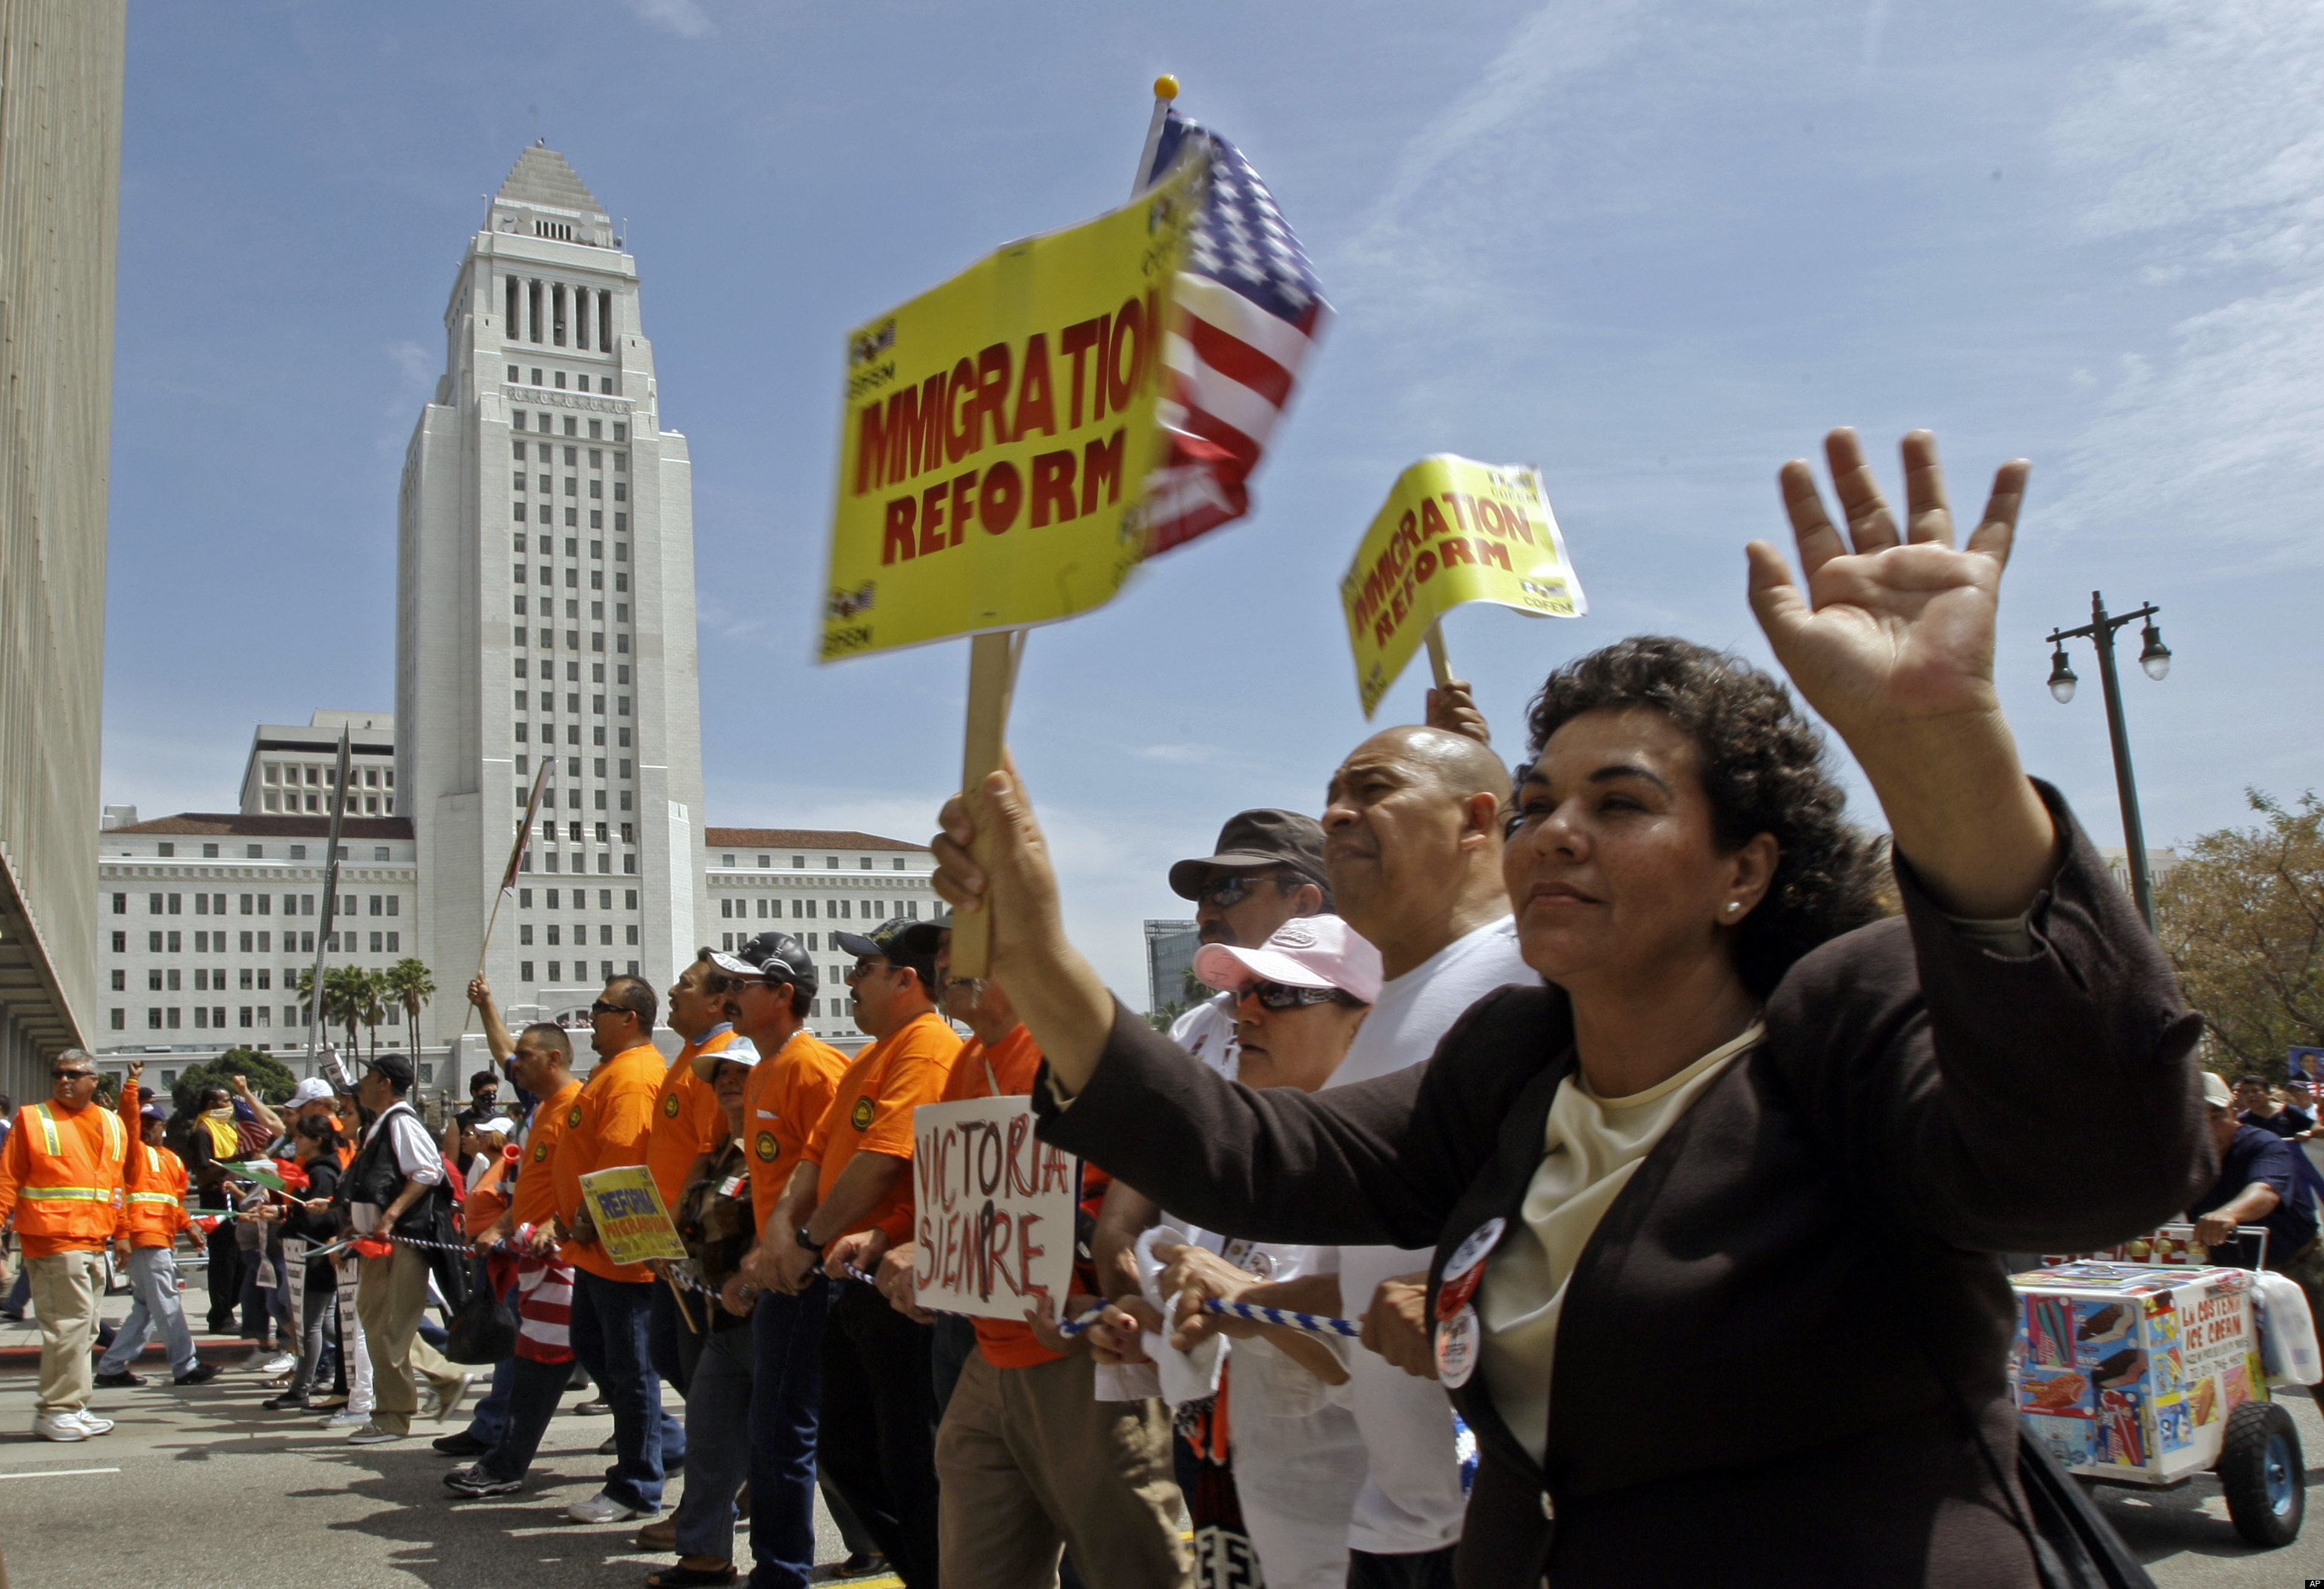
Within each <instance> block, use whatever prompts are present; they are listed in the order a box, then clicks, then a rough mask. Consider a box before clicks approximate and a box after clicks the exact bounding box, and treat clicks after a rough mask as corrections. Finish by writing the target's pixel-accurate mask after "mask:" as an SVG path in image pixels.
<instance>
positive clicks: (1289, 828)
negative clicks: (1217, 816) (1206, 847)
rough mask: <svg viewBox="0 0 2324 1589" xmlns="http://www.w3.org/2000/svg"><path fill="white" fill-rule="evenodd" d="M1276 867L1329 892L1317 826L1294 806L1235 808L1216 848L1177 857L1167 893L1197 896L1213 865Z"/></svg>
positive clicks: (1185, 897)
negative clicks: (1203, 853) (1285, 808)
mask: <svg viewBox="0 0 2324 1589" xmlns="http://www.w3.org/2000/svg"><path fill="white" fill-rule="evenodd" d="M1262 866H1280V867H1283V868H1284V869H1285V870H1286V871H1291V872H1296V873H1298V874H1299V875H1300V876H1302V877H1304V878H1305V879H1306V880H1307V881H1308V882H1312V883H1314V885H1315V886H1316V887H1317V888H1320V889H1322V890H1323V895H1324V897H1325V898H1326V899H1329V898H1330V897H1331V893H1332V884H1331V882H1330V880H1329V879H1328V878H1326V877H1325V876H1324V874H1323V824H1322V823H1320V822H1318V821H1316V820H1315V818H1313V817H1302V816H1301V815H1300V814H1299V813H1298V812H1296V811H1276V810H1266V809H1261V810H1256V811H1238V812H1236V813H1235V814H1234V815H1233V816H1231V817H1230V818H1227V823H1226V826H1225V827H1222V828H1220V829H1219V853H1218V854H1217V855H1206V856H1203V857H1201V858H1200V859H1196V860H1189V861H1181V862H1179V863H1178V864H1176V865H1175V866H1172V867H1171V868H1170V892H1172V893H1174V894H1176V895H1177V896H1178V897H1179V898H1180V899H1182V900H1191V899H1194V898H1196V897H1198V896H1199V895H1200V894H1201V892H1202V889H1203V880H1204V879H1205V878H1207V877H1208V876H1209V875H1210V873H1211V872H1212V871H1213V869H1214V868H1224V869H1226V870H1230V871H1250V870H1254V869H1256V868H1259V867H1262Z"/></svg>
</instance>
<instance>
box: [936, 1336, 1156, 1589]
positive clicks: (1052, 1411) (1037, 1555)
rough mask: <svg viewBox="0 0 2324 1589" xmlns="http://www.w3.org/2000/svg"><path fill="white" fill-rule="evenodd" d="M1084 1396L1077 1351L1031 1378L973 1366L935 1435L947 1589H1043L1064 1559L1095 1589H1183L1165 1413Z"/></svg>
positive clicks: (1022, 1371)
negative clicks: (1064, 1553) (1069, 1556)
mask: <svg viewBox="0 0 2324 1589" xmlns="http://www.w3.org/2000/svg"><path fill="white" fill-rule="evenodd" d="M1093 1385H1094V1370H1093V1364H1092V1363H1091V1361H1090V1359H1089V1357H1088V1355H1087V1354H1086V1353H1084V1354H1083V1355H1081V1356H1077V1357H1067V1358H1064V1359H1062V1360H1060V1361H1058V1362H1056V1363H1041V1364H1038V1365H1037V1366H1035V1367H1032V1368H995V1367H993V1366H992V1364H991V1363H990V1362H988V1361H986V1359H985V1356H984V1354H983V1353H982V1352H975V1353H971V1354H970V1356H969V1359H968V1364H967V1366H966V1367H965V1368H964V1369H963V1370H962V1371H961V1376H960V1384H959V1387H958V1388H957V1389H956V1390H954V1391H953V1393H952V1403H951V1405H950V1406H949V1407H947V1408H946V1409H945V1419H944V1427H942V1428H940V1429H938V1430H937V1431H936V1483H937V1486H938V1488H937V1497H938V1500H937V1505H938V1520H937V1527H938V1539H939V1543H940V1546H941V1548H942V1556H943V1574H944V1582H945V1589H1051V1586H1053V1585H1055V1584H1056V1581H1057V1555H1058V1551H1059V1549H1060V1548H1061V1547H1062V1548H1064V1549H1066V1550H1070V1551H1071V1552H1072V1553H1073V1558H1074V1570H1075V1571H1076V1572H1078V1573H1079V1574H1080V1575H1081V1579H1082V1582H1084V1584H1101V1585H1102V1586H1103V1589H1184V1586H1185V1585H1186V1584H1190V1583H1191V1582H1192V1576H1191V1573H1192V1568H1191V1566H1190V1564H1189V1562H1188V1559H1187V1556H1186V1552H1185V1547H1183V1546H1182V1545H1181V1544H1180V1543H1179V1540H1178V1486H1177V1483H1176V1481H1175V1480H1173V1479H1172V1477H1171V1463H1170V1418H1169V1415H1168V1413H1167V1412H1166V1411H1165V1410H1164V1409H1163V1407H1162V1404H1161V1403H1160V1402H1159V1401H1153V1400H1148V1401H1100V1400H1097V1399H1096V1397H1095V1395H1094V1394H1093Z"/></svg>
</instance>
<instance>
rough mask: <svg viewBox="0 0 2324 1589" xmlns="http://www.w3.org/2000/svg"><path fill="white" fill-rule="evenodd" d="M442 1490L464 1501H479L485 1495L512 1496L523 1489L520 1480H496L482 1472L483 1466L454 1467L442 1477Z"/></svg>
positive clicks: (522, 1482) (522, 1483)
mask: <svg viewBox="0 0 2324 1589" xmlns="http://www.w3.org/2000/svg"><path fill="white" fill-rule="evenodd" d="M444 1488H446V1489H447V1490H449V1491H450V1492H452V1493H453V1494H455V1495H458V1496H461V1497H463V1498H465V1499H466V1500H470V1501H475V1500H479V1499H481V1498H483V1497H484V1496H486V1495H513V1494H515V1493H516V1492H518V1491H520V1490H521V1489H523V1488H524V1481H523V1480H522V1479H496V1478H494V1477H493V1476H492V1474H488V1473H486V1472H484V1467H483V1464H477V1465H476V1466H474V1467H456V1468H454V1469H453V1470H452V1471H451V1472H450V1473H448V1474H445V1475H444Z"/></svg>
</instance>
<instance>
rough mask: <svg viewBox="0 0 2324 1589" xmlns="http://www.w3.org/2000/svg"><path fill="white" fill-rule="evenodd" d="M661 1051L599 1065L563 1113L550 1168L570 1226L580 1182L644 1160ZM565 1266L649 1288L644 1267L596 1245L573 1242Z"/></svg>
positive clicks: (643, 1049) (647, 1046)
mask: <svg viewBox="0 0 2324 1589" xmlns="http://www.w3.org/2000/svg"><path fill="white" fill-rule="evenodd" d="M668 1068H669V1067H668V1066H666V1065H664V1064H663V1063H662V1058H661V1050H660V1049H657V1048H655V1047H654V1046H653V1045H652V1044H651V1043H640V1044H638V1045H637V1046H636V1047H635V1048H632V1049H622V1051H621V1052H620V1053H618V1054H616V1055H614V1056H613V1058H611V1059H606V1060H604V1061H601V1062H600V1063H599V1064H598V1066H597V1067H596V1068H595V1070H592V1071H591V1072H590V1073H589V1079H588V1080H587V1081H586V1082H584V1083H582V1084H581V1095H580V1096H578V1097H577V1098H576V1099H574V1100H573V1102H572V1104H570V1105H569V1106H567V1109H566V1111H565V1136H564V1139H563V1140H562V1141H559V1142H558V1144H557V1151H556V1152H555V1153H553V1154H551V1155H549V1170H550V1172H551V1174H552V1175H553V1177H554V1178H555V1179H556V1182H557V1206H558V1212H559V1213H560V1214H561V1215H563V1216H564V1218H565V1220H566V1223H567V1226H568V1227H569V1226H570V1224H571V1223H572V1218H573V1216H574V1215H576V1214H577V1213H579V1212H580V1209H581V1178H582V1177H583V1176H585V1175H587V1174H588V1173H590V1172H591V1171H592V1170H598V1169H617V1168H619V1167H620V1166H622V1165H625V1164H643V1163H644V1162H645V1161H646V1140H647V1139H648V1138H649V1137H650V1136H651V1135H652V1134H653V1122H654V1099H655V1097H656V1096H657V1095H659V1093H660V1092H661V1078H662V1073H663V1072H664V1071H665V1070H667V1069H668ZM565 1257H566V1260H567V1261H568V1262H570V1263H572V1264H574V1265H575V1266H576V1267H577V1268H581V1269H586V1270H588V1271H589V1272H590V1273H591V1274H594V1275H595V1276H597V1277H598V1278H600V1279H601V1280H626V1281H628V1282H630V1283H631V1284H632V1285H640V1286H642V1285H647V1284H650V1283H651V1281H652V1280H653V1271H652V1270H649V1269H647V1268H646V1266H645V1265H644V1264H642V1263H631V1264H621V1263H615V1262H614V1261H613V1260H612V1259H611V1258H608V1257H606V1256H605V1249H604V1247H603V1246H602V1245H600V1244H598V1243H595V1242H591V1243H587V1244H586V1245H583V1244H582V1243H572V1244H571V1245H569V1246H568V1248H567V1251H566V1253H565Z"/></svg>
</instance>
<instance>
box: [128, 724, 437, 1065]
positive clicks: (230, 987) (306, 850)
mask: <svg viewBox="0 0 2324 1589" xmlns="http://www.w3.org/2000/svg"><path fill="white" fill-rule="evenodd" d="M261 732H262V734H263V732H264V731H263V730H262V731H261ZM334 748H335V749H336V745H335V746H334ZM330 831H331V819H330V818H328V817H321V816H318V817H308V816H303V815H302V816H298V817H292V816H288V815H269V814H265V813H261V814H259V815H255V816H253V815H248V814H243V813H235V812H217V813H210V812H186V813H183V814H181V815H179V816H175V817H164V818H159V819H157V820H154V821H151V822H140V821H138V820H137V813H136V809H135V808H134V807H108V808H107V825H106V827H105V829H104V830H103V831H102V832H100V833H99V834H98V835H97V928H98V931H97V987H98V990H99V991H98V993H97V1010H96V1013H97V1017H98V1019H97V1021H96V1022H95V1024H96V1026H97V1030H96V1031H95V1032H93V1033H92V1034H91V1036H92V1038H93V1039H94V1040H93V1043H92V1047H94V1048H95V1049H97V1055H98V1058H99V1061H100V1064H101V1067H102V1068H104V1069H106V1071H108V1072H117V1071H119V1070H120V1069H121V1068H123V1067H124V1066H125V1065H126V1063H127V1061H128V1059H129V1058H132V1057H143V1056H149V1055H150V1056H152V1058H148V1060H147V1064H148V1067H149V1069H150V1070H151V1071H152V1073H153V1074H154V1076H155V1078H156V1079H157V1080H158V1081H159V1082H160V1083H161V1086H164V1087H166V1086H168V1085H169V1084H170V1083H171V1082H172V1081H174V1080H175V1079H176V1072H177V1070H179V1069H180V1068H183V1067H189V1066H191V1065H194V1064H196V1063H198V1062H199V1061H201V1060H202V1059H204V1058H211V1057H214V1056H215V1055H217V1053H219V1052H221V1051H223V1050H225V1049H230V1048H237V1047H249V1048H254V1049H268V1050H271V1051H272V1052H273V1053H275V1054H276V1055H277V1056H279V1057H280V1058H281V1059H282V1062H283V1063H284V1064H285V1065H286V1066H288V1067H290V1068H291V1071H292V1073H293V1074H295V1075H304V1074H306V1066H305V1063H304V1058H305V1054H306V1049H307V1009H306V1005H305V1002H304V1001H302V1000H301V999H300V996H299V993H298V986H299V974H300V972H301V971H311V970H313V969H314V965H315V956H316V954H317V952H318V949H319V950H320V951H321V952H322V953H323V954H324V955H325V956H327V959H328V962H329V964H330V965H362V966H364V967H365V968H367V969H370V970H374V971H383V970H385V969H386V968H387V967H388V966H390V965H393V964H394V963H395V962H396V961H398V960H401V959H402V958H404V957H405V956H407V955H410V953H411V952H412V950H413V947H414V945H415V942H416V939H417V938H418V933H417V931H416V928H417V927H418V925H419V904H420V883H419V877H420V869H419V864H418V857H417V846H416V845H414V844H413V842H412V836H411V824H410V822H408V821H406V820H404V819H403V818H401V817H394V818H389V817H347V818H342V820H341V823H340V831H339V848H340V850H341V851H342V852H343V853H342V855H340V859H339V878H338V894H339V899H338V908H337V912H336V919H335V920H334V921H333V923H332V929H331V930H330V931H328V932H321V927H322V919H323V910H324V904H323V896H324V894H325V893H326V892H327V890H326V886H325V876H326V869H327V865H328V863H329V858H330V857H329V855H328V851H329V847H330ZM318 932H321V938H320V941H319V942H318ZM463 985H465V984H463ZM462 1008H463V1006H462V1005H461V1004H460V1003H459V1002H457V990H456V991H455V995H454V1000H453V1001H452V1002H447V1001H445V1000H444V998H443V997H442V996H441V994H440V993H439V994H438V999H437V1001H436V1002H435V1003H434V1005H432V1006H431V1007H430V1008H429V1010H427V1011H426V1012H423V1014H422V1017H421V1019H422V1023H423V1024H422V1031H423V1033H424V1034H425V1035H426V1036H427V1037H428V1039H429V1046H430V1047H431V1048H432V1047H436V1046H438V1045H440V1044H441V1043H442V1042H443V1041H444V1039H445V1038H446V1037H447V1036H448V1035H449V1030H457V1027H458V1024H459V1013H460V1011H461V1010H462ZM385 1017H386V1018H385V1019H384V1020H383V1021H382V1023H381V1025H380V1027H379V1028H378V1030H377V1031H376V1033H373V1032H364V1033H363V1034H362V1037H363V1041H364V1047H365V1049H368V1048H369V1047H370V1045H371V1042H372V1040H373V1039H374V1036H375V1037H376V1039H377V1041H378V1043H379V1046H380V1047H381V1048H382V1049H401V1050H402V1051H404V1052H407V1053H408V1052H410V1051H411V1049H413V1047H414V1043H413V1039H412V1034H411V1032H410V1030H409V1028H407V1027H406V1025H405V1024H404V1018H403V1012H402V1011H401V1009H400V1008H392V1007H391V1008H390V1009H389V1010H387V1011H386V1012H385ZM439 1020H447V1021H449V1022H450V1028H449V1029H448V1030H446V1031H441V1032H439V1031H437V1030H434V1029H433V1027H432V1025H431V1024H430V1023H432V1022H434V1021H439ZM326 1036H327V1038H332V1037H333V1034H326ZM335 1040H337V1041H338V1042H339V1043H340V1044H341V1045H342V1046H343V1047H344V1045H345V1043H346V1034H345V1033H344V1032H340V1033H337V1034H336V1038H335ZM422 1058H423V1061H425V1059H426V1057H425V1056H424V1055H423V1057H422ZM428 1068H429V1069H430V1070H432V1068H433V1066H432V1064H429V1066H428ZM421 1079H422V1080H423V1081H429V1082H431V1083H432V1082H433V1081H434V1079H435V1078H434V1077H433V1076H432V1075H430V1076H422V1077H421Z"/></svg>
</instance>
